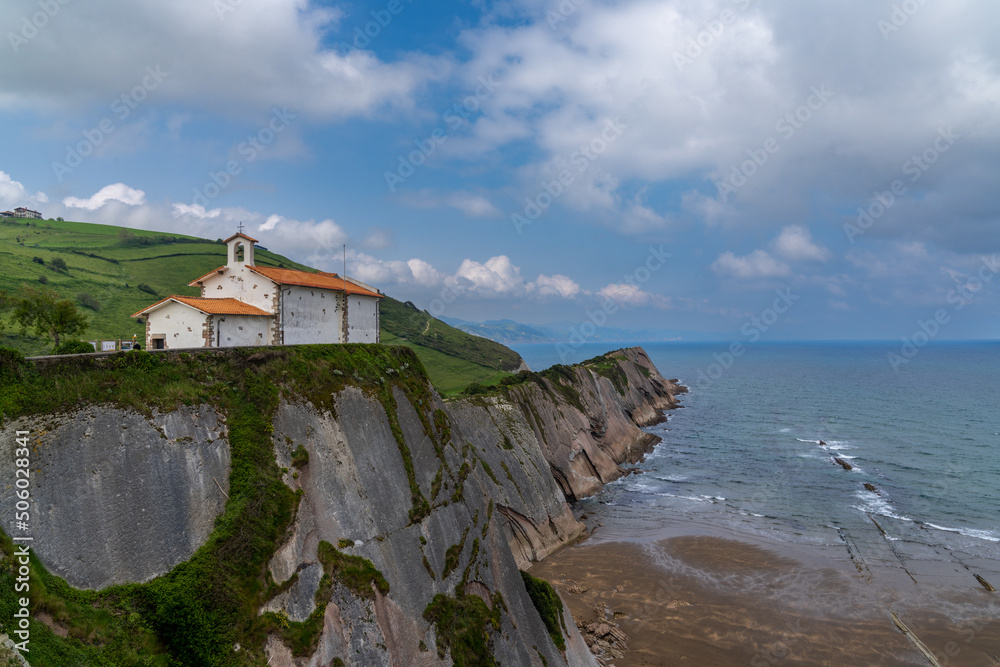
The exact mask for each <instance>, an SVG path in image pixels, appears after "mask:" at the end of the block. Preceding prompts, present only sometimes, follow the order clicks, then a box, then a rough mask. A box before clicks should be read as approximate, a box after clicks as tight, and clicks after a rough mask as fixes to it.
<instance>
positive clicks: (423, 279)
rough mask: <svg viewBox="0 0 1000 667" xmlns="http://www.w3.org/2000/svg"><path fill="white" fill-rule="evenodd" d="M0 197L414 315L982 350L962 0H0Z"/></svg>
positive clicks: (983, 160) (978, 184)
mask: <svg viewBox="0 0 1000 667" xmlns="http://www.w3.org/2000/svg"><path fill="white" fill-rule="evenodd" d="M0 25H2V26H3V30H4V32H5V36H4V40H3V42H4V43H3V44H0V53H2V55H0V207H2V208H3V209H8V208H13V207H16V206H27V207H29V208H33V209H37V210H39V211H41V212H42V213H43V215H44V216H45V217H47V218H48V217H53V218H54V217H63V218H65V219H67V220H79V221H85V222H96V223H103V224H114V225H126V226H131V227H137V228H145V229H154V230H160V231H166V232H175V233H183V234H192V235H197V236H203V237H208V238H225V237H228V236H230V235H231V234H233V233H234V232H235V231H236V228H237V225H238V224H239V223H240V222H242V223H244V224H245V225H246V229H247V232H248V233H249V234H251V235H252V236H254V237H255V238H257V239H258V240H259V241H260V244H261V245H263V246H265V247H267V248H269V249H270V250H273V251H275V252H278V253H280V254H283V255H286V256H288V257H290V258H292V259H294V260H296V261H299V262H303V263H305V264H308V265H311V266H314V267H316V268H319V269H323V270H327V271H337V272H340V271H342V270H343V268H342V267H343V246H344V245H345V244H346V246H347V273H348V275H351V276H354V277H357V278H359V279H361V280H363V281H365V282H368V283H370V284H372V285H374V286H376V287H378V288H379V289H381V290H382V291H383V292H385V293H387V294H389V295H392V296H394V297H396V298H399V299H403V300H412V301H413V302H414V303H415V304H416V305H418V306H419V307H420V308H425V309H428V310H429V311H430V312H431V313H432V314H435V315H438V316H444V317H453V318H459V319H465V320H473V321H482V320H487V319H501V318H510V319H514V320H517V321H520V322H524V323H528V324H545V323H551V322H564V323H577V324H578V325H579V329H580V331H582V332H583V333H582V334H581V335H583V336H584V337H586V336H587V335H592V334H590V332H592V331H594V330H595V329H596V328H600V327H615V328H625V329H628V328H632V329H639V328H641V329H644V330H648V329H657V328H662V329H669V330H685V331H701V332H716V333H719V334H721V335H732V336H733V337H734V340H742V339H747V340H751V341H752V340H755V339H758V338H769V339H780V340H788V339H889V340H900V341H901V345H905V343H906V341H911V342H914V341H915V342H916V343H917V344H920V343H923V342H926V340H933V339H962V338H974V339H979V338H998V337H1000V318H998V317H997V314H998V312H1000V308H998V306H1000V289H998V288H1000V278H998V277H997V274H998V273H1000V263H998V262H1000V187H998V180H1000V179H998V176H1000V66H998V54H1000V40H997V39H996V33H997V31H998V29H1000V4H997V3H996V2H994V1H992V0H949V1H948V2H944V0H895V1H890V0H836V1H833V0H809V1H803V0H774V1H771V2H766V3H765V2H759V1H757V0H698V1H694V0H676V1H670V0H617V1H607V0H550V1H538V2H534V1H529V0H500V1H496V2H493V1H490V0H466V1H452V0H437V1H435V2H430V1H429V0H375V1H372V2H367V1H354V2H338V1H335V0H324V1H322V2H310V1H308V0H171V2H158V3H152V2H135V1H134V0H94V1H91V2H84V1H83V0H5V2H3V3H2V4H0Z"/></svg>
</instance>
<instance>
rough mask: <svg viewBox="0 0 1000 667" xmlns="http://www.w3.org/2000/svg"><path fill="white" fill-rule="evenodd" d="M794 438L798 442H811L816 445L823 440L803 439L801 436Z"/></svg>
mask: <svg viewBox="0 0 1000 667" xmlns="http://www.w3.org/2000/svg"><path fill="white" fill-rule="evenodd" d="M795 439H796V440H798V441H799V442H811V443H812V444H814V445H818V444H819V443H821V442H823V441H822V440H803V439H802V438H795Z"/></svg>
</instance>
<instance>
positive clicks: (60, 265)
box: [49, 257, 69, 271]
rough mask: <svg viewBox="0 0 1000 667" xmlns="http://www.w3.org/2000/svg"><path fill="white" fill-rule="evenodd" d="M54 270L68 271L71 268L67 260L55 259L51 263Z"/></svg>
mask: <svg viewBox="0 0 1000 667" xmlns="http://www.w3.org/2000/svg"><path fill="white" fill-rule="evenodd" d="M49 264H50V265H51V266H52V268H53V269H55V270H56V271H68V270H69V268H68V267H67V266H66V260H65V259H63V258H62V257H53V258H52V261H51V262H49Z"/></svg>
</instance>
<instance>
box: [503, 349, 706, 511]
mask: <svg viewBox="0 0 1000 667" xmlns="http://www.w3.org/2000/svg"><path fill="white" fill-rule="evenodd" d="M609 356H610V359H611V360H612V361H613V362H614V365H613V366H612V367H611V368H610V369H609V370H606V371H605V373H603V374H602V373H600V372H598V371H595V370H593V369H592V368H591V367H588V366H587V365H577V366H571V367H568V368H565V370H566V377H565V379H563V378H559V379H545V380H544V383H524V384H520V385H516V386H514V387H512V388H511V391H510V393H509V396H510V399H511V400H512V401H513V402H514V403H515V404H516V405H517V406H518V408H519V409H520V411H521V412H522V413H523V414H524V415H525V417H526V419H527V420H528V422H529V424H530V425H531V427H532V429H533V430H534V432H535V436H536V437H537V439H538V442H539V443H540V445H541V447H542V450H543V453H544V455H545V458H546V460H547V461H548V462H549V464H550V465H551V467H552V474H553V476H555V478H556V481H557V482H558V483H559V486H560V488H561V489H562V491H563V493H564V494H565V496H566V498H567V499H568V500H577V499H580V498H585V497H587V496H591V495H594V494H595V493H597V492H599V491H600V490H601V489H602V488H603V487H604V485H605V484H607V483H608V482H611V481H614V480H615V479H618V478H619V477H621V476H622V474H623V471H622V470H621V468H620V465H621V464H623V463H635V462H636V461H638V460H639V459H640V458H641V457H642V455H643V454H645V453H646V452H648V451H649V450H650V449H652V447H653V446H654V445H655V444H656V443H657V442H659V438H657V437H656V436H654V435H652V434H650V433H646V432H645V431H643V430H642V429H641V428H640V427H642V426H649V425H652V424H655V423H657V422H660V421H663V419H664V416H663V412H662V411H663V410H670V409H674V408H677V407H679V404H678V403H677V399H676V396H677V395H678V394H681V393H685V392H687V389H686V388H685V387H683V386H680V385H678V384H677V383H676V382H675V381H673V380H666V379H664V378H663V376H662V375H660V372H659V371H658V370H657V369H656V366H654V365H653V362H652V361H650V359H649V356H648V355H647V354H646V351H645V350H643V349H642V348H639V347H634V348H628V349H625V350H619V351H617V352H615V353H611V354H610V355H609ZM556 383H561V384H562V385H563V388H564V389H563V391H560V390H559V387H556V386H555V385H556ZM566 390H569V391H566Z"/></svg>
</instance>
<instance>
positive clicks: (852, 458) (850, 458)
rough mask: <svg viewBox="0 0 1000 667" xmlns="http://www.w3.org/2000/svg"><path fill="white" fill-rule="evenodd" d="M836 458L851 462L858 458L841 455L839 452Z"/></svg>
mask: <svg viewBox="0 0 1000 667" xmlns="http://www.w3.org/2000/svg"><path fill="white" fill-rule="evenodd" d="M837 458H840V459H844V460H845V461H853V460H854V459H856V458H858V457H857V456H848V455H847V454H841V453H840V452H837Z"/></svg>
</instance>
